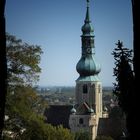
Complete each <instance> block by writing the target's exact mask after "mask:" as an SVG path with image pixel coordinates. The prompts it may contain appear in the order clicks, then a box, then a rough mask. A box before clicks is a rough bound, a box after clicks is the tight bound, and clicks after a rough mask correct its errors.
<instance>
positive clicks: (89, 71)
mask: <svg viewBox="0 0 140 140" xmlns="http://www.w3.org/2000/svg"><path fill="white" fill-rule="evenodd" d="M81 30H82V35H81V42H82V54H81V59H80V60H79V62H78V63H77V66H76V69H77V72H78V73H79V78H78V79H77V80H76V88H75V89H76V90H75V94H76V104H75V105H73V108H72V109H71V114H70V117H69V126H70V129H71V131H72V132H77V131H87V132H89V133H90V134H91V137H92V140H95V138H96V136H97V130H98V123H99V118H102V117H103V116H106V115H103V113H102V83H101V81H100V78H99V76H98V74H99V73H100V71H101V67H100V64H99V63H98V62H97V61H96V58H95V45H94V29H93V27H92V25H91V20H90V15H89V0H87V11H86V17H85V21H84V25H83V26H82V28H81Z"/></svg>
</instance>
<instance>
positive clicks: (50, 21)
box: [5, 0, 133, 86]
mask: <svg viewBox="0 0 140 140" xmlns="http://www.w3.org/2000/svg"><path fill="white" fill-rule="evenodd" d="M85 15H86V0H7V2H6V7H5V16H6V31H7V32H8V33H10V34H12V35H15V36H16V37H17V38H18V39H22V41H23V42H26V43H29V44H33V45H40V46H41V49H42V51H43V54H42V55H41V62H40V64H39V65H40V67H41V69H42V72H41V74H40V80H39V81H38V83H37V85H40V86H54V85H57V86H75V84H76V83H75V80H76V79H77V78H78V77H79V74H78V73H77V71H76V64H77V62H78V61H79V59H80V57H81V37H80V36H81V35H82V31H81V27H82V26H83V24H84V19H85ZM90 18H91V21H92V25H93V28H94V35H95V38H94V39H95V53H96V54H95V55H96V59H97V61H98V63H100V64H101V72H100V73H99V77H100V79H101V82H102V85H103V86H113V84H112V83H114V82H115V77H114V76H113V68H114V67H115V65H114V57H113V55H111V53H112V51H113V50H114V48H115V47H116V45H115V43H117V41H118V40H121V41H123V44H124V46H125V47H127V48H130V49H132V48H133V24H132V9H131V0H90Z"/></svg>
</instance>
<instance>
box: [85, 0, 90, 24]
mask: <svg viewBox="0 0 140 140" xmlns="http://www.w3.org/2000/svg"><path fill="white" fill-rule="evenodd" d="M89 22H90V16H89V0H87V12H86V18H85V23H89Z"/></svg>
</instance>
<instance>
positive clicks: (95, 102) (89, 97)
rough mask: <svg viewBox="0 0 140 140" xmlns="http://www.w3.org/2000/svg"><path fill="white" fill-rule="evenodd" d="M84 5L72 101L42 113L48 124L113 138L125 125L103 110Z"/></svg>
mask: <svg viewBox="0 0 140 140" xmlns="http://www.w3.org/2000/svg"><path fill="white" fill-rule="evenodd" d="M86 4H87V6H86V16H85V20H84V25H83V26H82V28H81V30H82V35H81V58H80V60H79V62H78V63H77V65H76V70H77V72H78V73H79V77H78V79H77V80H76V86H75V99H76V101H75V104H73V105H50V107H49V109H46V111H45V113H44V114H45V116H46V118H47V120H46V122H47V123H50V124H52V125H54V126H57V125H63V127H64V128H68V129H70V130H71V132H79V131H80V132H88V133H89V134H90V136H91V140H95V139H96V137H97V136H98V135H104V136H110V135H111V136H112V137H116V136H117V135H120V134H121V132H122V130H123V129H124V126H125V124H124V123H122V122H118V121H117V120H115V118H113V119H112V118H109V115H108V112H107V110H104V109H103V102H102V82H101V81H100V78H99V76H98V74H99V73H100V71H101V66H100V64H99V63H98V61H97V60H96V57H95V44H94V29H93V27H92V24H91V20H90V7H89V6H90V4H89V0H86ZM122 121H123V119H122ZM123 122H124V121H123ZM118 124H119V125H120V128H119V131H118ZM121 125H122V126H121Z"/></svg>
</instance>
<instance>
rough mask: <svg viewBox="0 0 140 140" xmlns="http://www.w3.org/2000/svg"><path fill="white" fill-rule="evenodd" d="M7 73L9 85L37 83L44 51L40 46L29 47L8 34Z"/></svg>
mask: <svg viewBox="0 0 140 140" xmlns="http://www.w3.org/2000/svg"><path fill="white" fill-rule="evenodd" d="M6 49H7V69H8V70H7V73H8V84H9V85H12V86H13V85H23V84H24V85H25V84H26V85H27V84H31V83H32V82H36V81H37V80H38V78H39V75H38V74H39V73H40V72H41V68H40V67H39V63H40V58H41V57H40V55H41V54H42V50H41V48H40V46H38V45H29V44H27V43H24V42H22V40H21V39H17V38H16V37H15V36H13V35H10V34H8V33H7V35H6Z"/></svg>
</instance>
